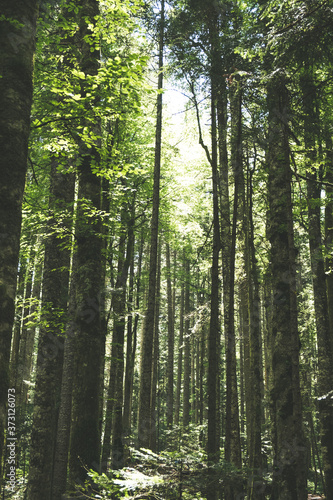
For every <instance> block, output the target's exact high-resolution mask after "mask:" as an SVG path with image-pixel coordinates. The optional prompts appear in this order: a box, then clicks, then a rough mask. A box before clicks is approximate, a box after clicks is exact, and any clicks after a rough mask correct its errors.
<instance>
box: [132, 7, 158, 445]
mask: <svg viewBox="0 0 333 500" xmlns="http://www.w3.org/2000/svg"><path fill="white" fill-rule="evenodd" d="M163 49H164V0H162V3H161V19H160V25H159V47H158V71H159V73H158V91H159V93H158V96H157V115H156V135H155V162H154V187H153V208H152V218H151V240H150V264H149V290H148V305H147V313H146V320H145V328H144V331H143V338H142V350H141V366H140V396H139V410H138V437H139V446H140V447H144V448H149V447H150V444H149V441H150V435H151V432H152V429H153V428H154V427H155V425H156V423H155V421H154V418H153V412H154V408H151V401H150V397H151V379H152V347H153V342H152V340H153V332H154V318H155V295H156V269H157V240H158V221H159V203H160V202H159V199H160V169H161V146H162V142H161V138H162V93H161V90H162V88H163Z"/></svg>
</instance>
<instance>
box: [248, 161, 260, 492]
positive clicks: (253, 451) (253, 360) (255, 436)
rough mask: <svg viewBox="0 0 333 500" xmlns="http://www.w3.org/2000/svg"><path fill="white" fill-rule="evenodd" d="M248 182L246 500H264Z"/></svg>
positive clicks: (256, 292)
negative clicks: (248, 444)
mask: <svg viewBox="0 0 333 500" xmlns="http://www.w3.org/2000/svg"><path fill="white" fill-rule="evenodd" d="M253 172H254V171H251V172H250V179H249V207H248V211H249V238H248V240H249V241H248V245H249V253H250V256H249V277H250V282H249V319H250V342H249V343H250V370H251V371H250V384H251V411H250V422H249V425H250V436H251V437H250V442H251V448H250V453H249V465H250V468H251V469H252V471H253V473H254V475H253V479H252V480H251V483H250V490H249V500H262V499H263V483H262V477H261V475H260V474H261V472H260V471H261V468H262V459H261V420H262V418H261V417H262V404H261V399H262V371H261V367H262V360H261V353H262V350H261V332H260V291H259V280H258V270H257V266H256V262H257V261H256V254H255V244H254V224H253V190H252V175H253Z"/></svg>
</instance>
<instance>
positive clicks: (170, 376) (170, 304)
mask: <svg viewBox="0 0 333 500" xmlns="http://www.w3.org/2000/svg"><path fill="white" fill-rule="evenodd" d="M166 268H167V298H168V360H167V427H168V428H169V429H171V427H172V424H173V364H174V342H175V339H174V311H173V300H172V285H171V259H170V245H169V243H167V244H166Z"/></svg>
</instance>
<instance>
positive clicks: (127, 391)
mask: <svg viewBox="0 0 333 500" xmlns="http://www.w3.org/2000/svg"><path fill="white" fill-rule="evenodd" d="M143 245H144V235H143V232H142V234H141V242H140V248H139V259H138V267H137V273H136V276H137V281H136V299H135V308H136V310H138V309H139V306H140V292H141V290H140V285H141V279H142V277H141V268H142V256H143ZM133 259H134V256H133ZM133 273H134V261H133ZM133 278H134V276H133ZM130 307H131V304H130ZM138 321H139V316H138V313H135V316H134V323H133V331H132V341H131V342H130V343H128V344H127V351H128V352H127V353H126V373H125V387H124V415H123V426H124V436H125V438H128V436H129V435H130V433H131V432H130V431H131V410H132V394H133V375H134V362H135V353H136V344H137V330H138ZM129 344H130V345H129Z"/></svg>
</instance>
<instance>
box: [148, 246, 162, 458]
mask: <svg viewBox="0 0 333 500" xmlns="http://www.w3.org/2000/svg"><path fill="white" fill-rule="evenodd" d="M161 259H162V247H161V242H159V245H158V257H157V276H156V298H155V300H156V304H155V326H154V340H153V366H152V380H151V399H150V402H151V407H152V415H153V420H154V422H156V425H154V426H153V427H152V430H151V435H150V449H151V450H153V451H158V450H159V429H160V422H159V420H160V419H159V405H160V396H159V392H160V389H159V369H158V367H159V359H160V338H159V327H160V307H161Z"/></svg>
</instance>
